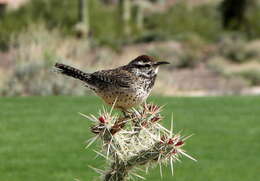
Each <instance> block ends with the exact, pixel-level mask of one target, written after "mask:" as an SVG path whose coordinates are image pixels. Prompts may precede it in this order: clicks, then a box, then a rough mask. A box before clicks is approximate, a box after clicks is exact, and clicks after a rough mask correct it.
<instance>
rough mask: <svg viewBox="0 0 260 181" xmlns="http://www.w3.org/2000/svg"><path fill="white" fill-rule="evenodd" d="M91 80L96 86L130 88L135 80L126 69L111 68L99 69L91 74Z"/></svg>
mask: <svg viewBox="0 0 260 181" xmlns="http://www.w3.org/2000/svg"><path fill="white" fill-rule="evenodd" d="M91 79H92V81H94V82H95V84H96V85H97V86H98V84H100V86H107V85H113V86H115V87H121V88H130V87H131V86H132V85H133V84H135V82H136V80H135V78H134V76H132V74H131V73H130V72H128V71H126V70H122V69H113V70H101V71H98V72H94V73H93V74H91Z"/></svg>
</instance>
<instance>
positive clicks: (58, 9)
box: [0, 0, 118, 49]
mask: <svg viewBox="0 0 260 181" xmlns="http://www.w3.org/2000/svg"><path fill="white" fill-rule="evenodd" d="M77 3H78V1H60V0H37V1H29V2H28V3H26V5H24V6H23V7H21V8H19V9H18V10H15V11H10V12H8V13H7V14H6V15H5V16H4V17H3V18H2V19H1V21H0V27H1V29H0V48H1V49H6V48H8V44H9V43H10V39H11V37H13V36H14V35H17V34H19V33H20V31H21V30H24V29H26V28H27V27H28V25H31V24H42V22H44V23H45V24H46V27H47V28H48V29H49V30H52V29H57V28H58V29H59V30H60V32H61V33H63V35H74V33H75V32H74V30H75V25H76V24H77V21H78V19H77V18H78V14H77V7H78V5H77ZM18 18H19V21H17V19H18ZM89 18H90V33H91V36H92V37H93V38H94V39H95V41H96V42H97V43H104V44H105V43H107V42H108V44H109V43H110V41H111V39H116V35H117V33H118V32H117V30H116V29H117V23H116V19H117V11H116V9H115V8H114V7H109V8H107V7H105V6H103V5H102V4H101V3H100V2H99V1H95V0H91V1H89ZM108 37H109V38H108Z"/></svg>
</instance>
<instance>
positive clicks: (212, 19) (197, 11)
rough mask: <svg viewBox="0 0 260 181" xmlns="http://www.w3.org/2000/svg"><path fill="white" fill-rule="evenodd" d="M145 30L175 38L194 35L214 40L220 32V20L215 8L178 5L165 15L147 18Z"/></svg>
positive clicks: (210, 6)
mask: <svg viewBox="0 0 260 181" xmlns="http://www.w3.org/2000/svg"><path fill="white" fill-rule="evenodd" d="M146 28H147V29H150V30H155V31H159V32H165V33H167V34H170V35H172V36H174V37H175V38H179V39H180V38H182V37H185V35H186V34H189V33H195V34H198V35H199V36H201V37H203V38H204V39H206V40H215V39H216V38H217V37H218V35H219V33H220V32H221V24H220V18H219V16H218V14H217V10H216V7H215V6H212V5H203V6H198V7H195V8H193V9H190V8H189V7H188V6H187V5H185V3H178V4H176V5H175V6H173V7H172V8H171V9H170V10H168V11H167V12H166V13H160V14H154V15H152V16H149V17H147V19H146Z"/></svg>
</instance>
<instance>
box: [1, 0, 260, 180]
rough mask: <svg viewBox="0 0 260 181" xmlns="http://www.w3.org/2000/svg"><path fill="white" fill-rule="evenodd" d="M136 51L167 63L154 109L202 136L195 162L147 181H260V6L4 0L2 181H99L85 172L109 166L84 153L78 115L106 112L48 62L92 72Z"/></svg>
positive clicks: (195, 143)
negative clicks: (160, 106)
mask: <svg viewBox="0 0 260 181" xmlns="http://www.w3.org/2000/svg"><path fill="white" fill-rule="evenodd" d="M141 54H148V55H151V56H155V57H157V58H158V59H160V60H166V61H169V62H170V63H171V64H170V65H167V66H163V67H161V69H160V72H159V75H158V79H157V82H156V84H155V88H154V89H153V92H152V94H153V96H150V98H149V102H155V103H156V104H158V105H165V104H166V106H165V107H164V109H163V112H162V115H163V116H164V118H165V119H164V121H163V122H162V124H164V125H165V126H166V127H168V128H169V127H170V122H171V121H170V120H171V116H172V114H173V116H174V117H173V118H174V128H175V131H176V132H178V131H180V130H183V132H182V135H190V134H195V136H193V137H191V138H190V139H189V140H187V145H185V150H187V151H188V154H190V155H192V156H193V157H195V158H196V159H198V162H193V161H191V160H189V159H187V158H182V159H181V160H183V162H182V163H179V162H178V163H176V164H174V167H175V169H174V171H175V172H174V177H172V176H171V174H170V169H169V168H163V174H164V177H163V179H161V178H160V174H159V173H160V172H159V168H156V169H155V170H154V171H152V172H150V173H149V174H148V175H145V174H143V173H141V175H144V176H145V177H146V178H147V180H151V181H152V180H153V181H158V180H163V181H166V180H168V181H170V180H178V181H187V180H193V181H204V180H205V181H206V180H210V181H219V180H223V181H234V180H236V181H251V180H255V181H257V180H260V178H259V177H260V175H259V168H260V157H259V152H260V144H259V138H260V125H259V123H260V122H259V117H260V109H259V108H260V97H259V96H251V95H260V0H239V1H238V0H0V133H1V135H0V145H1V146H0V181H34V180H37V181H47V180H48V181H49V180H55V181H57V180H62V181H72V180H75V178H77V179H79V180H82V181H85V180H86V181H89V180H93V179H94V180H95V178H97V176H98V174H97V173H95V172H94V171H93V170H92V169H90V168H89V167H88V165H91V166H93V167H97V168H100V169H104V165H105V164H104V160H102V159H101V158H96V154H95V153H94V152H93V151H92V150H93V149H98V148H97V147H96V146H93V147H91V148H90V149H88V150H86V149H84V147H85V145H86V144H85V141H86V140H87V139H89V138H91V137H93V134H91V133H90V131H89V127H90V125H91V123H90V122H88V121H87V120H85V119H84V118H83V117H81V116H80V115H78V114H77V113H78V112H81V113H84V114H86V115H89V114H90V113H91V114H94V115H98V110H99V109H100V108H101V107H102V106H103V105H104V104H103V102H102V101H101V100H100V99H99V98H97V96H94V95H93V94H92V93H90V91H89V90H88V89H86V88H85V87H84V86H83V85H82V83H81V82H80V81H76V80H74V79H70V78H68V77H64V76H61V75H58V74H57V73H55V72H53V65H54V63H55V62H62V63H66V64H69V65H72V66H75V67H77V68H80V69H82V70H84V71H86V72H93V71H96V70H99V69H108V68H114V67H117V66H120V65H123V64H126V63H128V62H129V61H130V60H132V59H134V58H135V57H137V56H138V55H141ZM56 95H62V96H56ZM71 95H75V96H71ZM76 95H77V96H76ZM78 95H79V96H78ZM80 95H84V97H83V96H80ZM216 95H218V96H216ZM227 95H228V96H227ZM230 95H231V96H230ZM240 95H250V96H240ZM165 96H166V97H165ZM174 96H177V97H174ZM186 96H198V97H186ZM200 96H203V97H200ZM257 125H258V126H257ZM96 180H98V179H96Z"/></svg>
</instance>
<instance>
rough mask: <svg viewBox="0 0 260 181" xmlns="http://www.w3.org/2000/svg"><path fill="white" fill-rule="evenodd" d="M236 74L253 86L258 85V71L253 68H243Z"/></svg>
mask: <svg viewBox="0 0 260 181" xmlns="http://www.w3.org/2000/svg"><path fill="white" fill-rule="evenodd" d="M236 75H238V76H241V77H243V78H245V79H247V80H249V82H250V84H251V85H253V86H257V85H260V71H259V70H257V69H255V70H245V71H242V72H239V73H236Z"/></svg>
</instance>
